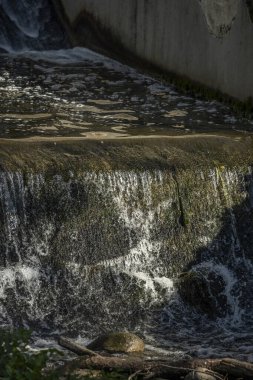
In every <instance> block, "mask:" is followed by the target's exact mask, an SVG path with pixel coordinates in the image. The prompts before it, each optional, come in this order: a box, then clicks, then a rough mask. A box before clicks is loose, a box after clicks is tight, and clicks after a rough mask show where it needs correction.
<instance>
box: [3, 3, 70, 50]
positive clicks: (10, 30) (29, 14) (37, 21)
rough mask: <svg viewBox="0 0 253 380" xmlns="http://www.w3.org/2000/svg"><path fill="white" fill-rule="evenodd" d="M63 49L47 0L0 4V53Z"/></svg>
mask: <svg viewBox="0 0 253 380" xmlns="http://www.w3.org/2000/svg"><path fill="white" fill-rule="evenodd" d="M66 45H67V40H66V37H65V34H64V31H63V29H62V28H61V27H60V25H59V23H58V21H57V17H56V15H55V13H54V10H53V7H52V4H51V3H50V1H49V0H36V5H35V4H34V0H12V1H9V0H0V50H1V49H2V50H3V51H7V52H19V51H26V50H31V49H33V50H49V49H59V48H62V47H65V46H66Z"/></svg>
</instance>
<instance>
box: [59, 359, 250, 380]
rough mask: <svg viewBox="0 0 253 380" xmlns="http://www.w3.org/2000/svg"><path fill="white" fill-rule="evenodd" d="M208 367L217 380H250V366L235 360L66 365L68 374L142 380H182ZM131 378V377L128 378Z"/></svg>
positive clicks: (99, 361) (94, 361) (84, 361)
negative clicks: (103, 373)
mask: <svg viewBox="0 0 253 380" xmlns="http://www.w3.org/2000/svg"><path fill="white" fill-rule="evenodd" d="M199 367H201V368H202V369H203V370H204V369H205V368H207V369H208V370H209V371H207V372H206V371H205V373H209V374H210V375H212V376H213V377H214V378H216V379H217V380H222V379H228V380H230V379H232V380H233V379H244V380H252V379H253V364H250V363H247V362H242V361H239V360H234V359H208V360H207V359H199V360H192V361H183V362H173V363H171V362H166V361H159V360H154V361H153V360H144V359H141V358H136V357H124V358H122V357H114V356H110V357H109V356H90V357H80V358H78V359H75V360H73V361H72V362H71V363H68V365H67V367H65V369H67V371H68V372H69V371H71V370H72V369H76V368H80V369H95V370H105V371H114V370H115V371H122V372H125V373H128V374H130V375H131V374H138V375H139V376H140V375H141V376H142V377H143V378H144V379H152V378H155V377H163V378H169V379H171V380H178V379H180V378H184V377H185V376H186V375H187V374H188V373H190V372H191V371H193V370H194V369H196V368H199ZM131 378H132V377H131Z"/></svg>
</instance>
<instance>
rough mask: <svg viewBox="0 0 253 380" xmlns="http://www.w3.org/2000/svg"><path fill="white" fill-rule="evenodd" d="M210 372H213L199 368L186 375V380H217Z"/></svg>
mask: <svg viewBox="0 0 253 380" xmlns="http://www.w3.org/2000/svg"><path fill="white" fill-rule="evenodd" d="M210 372H211V371H208V369H206V368H200V367H199V368H196V369H195V370H194V371H192V372H190V373H189V374H188V375H186V376H185V378H184V380H216V377H215V376H214V375H215V374H214V375H212V374H210ZM219 377H220V376H219Z"/></svg>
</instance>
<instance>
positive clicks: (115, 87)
mask: <svg viewBox="0 0 253 380" xmlns="http://www.w3.org/2000/svg"><path fill="white" fill-rule="evenodd" d="M251 10H252V8H251V2H249V1H245V2H243V1H242V2H239V1H223V2H221V1H212V2H210V1H207V0H206V1H201V2H199V1H193V0H192V1H190V0H189V1H181V0H178V1H174V0H171V1H162V0H157V1H151V0H149V1H147V0H146V1H142V0H138V1H135V0H131V1H121V0H117V1H116V0H115V1H113V0H111V1H109V0H101V1H96V0H93V1H85V0H82V1H81V0H75V1H73V2H72V4H71V3H70V2H69V1H61V2H60V1H57V2H56V1H49V0H38V1H36V2H34V1H33V0H16V1H13V2H9V1H4V0H0V21H1V23H0V104H1V107H0V328H2V329H19V328H20V327H24V328H26V329H31V330H33V339H34V340H33V346H34V347H36V348H37V347H41V346H43V347H44V346H47V345H48V346H53V347H55V345H56V338H57V337H58V336H59V335H65V336H68V337H70V338H73V339H79V342H83V343H85V344H86V343H87V341H90V339H92V338H94V337H96V336H98V335H100V334H101V333H107V332H111V331H118V330H123V331H126V330H128V331H132V332H134V333H137V334H139V335H140V336H141V337H143V338H144V339H145V342H146V344H147V347H149V349H150V352H151V351H152V352H153V353H154V355H160V352H162V353H163V355H165V356H166V357H168V358H172V359H173V360H181V359H182V358H183V359H188V358H190V359H194V358H205V359H206V358H214V357H228V356H229V357H233V358H236V359H241V360H248V361H250V362H253V357H252V337H253V317H252V316H253V300H252V286H253V280H252V279H253V275H252V274H253V249H252V247H253V212H252V210H253V135H252V133H253V121H252V119H250V118H247V117H245V116H243V115H240V114H238V113H235V112H234V110H233V109H232V108H231V107H229V106H227V105H225V104H223V103H220V102H218V101H217V100H212V101H206V100H204V99H202V98H201V97H199V96H197V95H196V96H190V95H189V94H185V93H183V92H181V91H180V90H179V89H178V88H176V87H175V86H174V85H172V84H169V83H168V82H165V81H163V80H160V79H159V78H158V77H156V76H152V75H151V74H147V72H145V71H143V70H141V69H138V68H136V67H132V66H129V65H128V64H126V63H124V62H123V59H122V61H118V60H116V53H115V52H114V51H113V49H112V51H111V56H106V55H105V54H102V53H101V51H102V50H103V51H104V52H106V51H108V49H109V50H110V46H112V41H114V43H115V46H117V49H119V50H118V53H120V49H122V51H123V50H124V51H125V52H127V54H130V55H131V54H132V55H133V56H135V57H140V58H142V59H143V60H146V61H148V62H151V63H153V64H154V65H156V66H157V67H160V68H161V70H164V71H171V72H175V73H177V74H180V75H183V76H188V77H189V78H190V79H192V80H194V81H199V82H201V83H204V84H206V85H208V86H211V87H214V88H219V89H220V90H221V91H224V92H225V93H228V94H230V95H231V96H235V97H236V98H238V99H242V100H245V99H247V98H248V97H249V96H251V95H252V86H251V84H252V83H251V80H252V73H251V65H250V63H251V62H253V60H252V47H251V42H250V41H251V36H252V21H251V15H252V13H251ZM91 47H94V50H91ZM98 50H100V53H99V52H98ZM239 74H240V75H239ZM41 342H42V343H41Z"/></svg>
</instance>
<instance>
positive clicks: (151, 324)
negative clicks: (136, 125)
mask: <svg viewBox="0 0 253 380" xmlns="http://www.w3.org/2000/svg"><path fill="white" fill-rule="evenodd" d="M0 178H1V179H0V207H1V208H0V213H1V218H0V220H1V224H0V242H1V243H0V249H1V255H0V257H1V276H0V301H1V303H0V307H1V309H0V315H1V321H0V322H1V325H8V326H9V325H12V326H20V325H23V326H26V327H30V328H32V329H34V330H35V331H37V332H38V333H40V334H43V333H46V334H54V333H55V332H56V331H57V332H59V331H60V332H64V333H66V332H67V333H69V334H73V335H77V334H80V335H82V336H92V335H94V334H96V333H99V332H101V331H106V330H111V329H120V328H129V329H133V330H139V331H142V332H144V333H146V334H148V335H149V336H150V337H153V338H150V339H151V341H152V339H157V342H159V343H160V344H161V343H163V344H164V345H165V346H166V345H168V344H169V345H170V349H172V347H173V346H174V348H175V350H176V347H177V346H178V345H179V342H180V347H181V350H183V347H184V349H185V352H194V353H195V354H196V352H197V353H198V354H200V355H203V356H205V354H206V355H207V354H210V351H208V350H207V351H205V349H204V348H203V344H201V343H200V342H199V341H198V348H196V340H197V338H196V334H199V335H198V336H199V339H201V340H206V345H207V344H210V337H212V339H214V332H217V331H219V335H221V334H223V337H224V336H225V338H226V339H227V340H228V341H229V342H230V343H231V341H230V340H229V338H231V334H233V337H234V347H235V348H234V349H235V352H236V351H238V352H237V355H239V356H240V355H244V356H243V357H247V355H248V351H249V347H248V346H247V345H245V347H244V348H245V350H242V351H240V350H239V347H241V346H240V344H239V346H238V344H237V343H236V337H237V334H239V332H240V331H241V330H242V329H243V333H244V335H245V334H250V333H251V334H252V331H250V326H252V310H253V305H252V297H251V290H250V289H251V286H252V272H253V266H252V249H251V244H252V236H253V233H252V232H253V231H252V225H253V224H252V215H251V214H252V205H251V203H250V199H251V198H250V196H251V193H252V184H253V179H252V174H251V171H250V170H249V171H248V173H246V174H244V173H243V172H242V171H225V172H222V173H220V172H219V171H217V170H216V171H215V170H209V171H208V170H207V171H205V172H203V171H199V172H192V171H188V172H187V171H185V172H181V173H176V174H175V173H172V172H164V171H151V172H148V171H145V172H134V171H114V172H108V173H107V172H98V173H96V172H87V173H83V174H79V175H78V176H77V175H76V174H73V173H69V174H68V178H66V176H65V177H64V178H63V177H61V176H59V175H57V176H52V177H48V176H46V175H34V174H33V175H32V174H22V173H9V172H2V173H1V177H0ZM105 189H106V190H105ZM251 200H252V199H251ZM200 210H201V211H200ZM182 213H184V215H182ZM242 216H243V220H242ZM183 219H184V222H183ZM186 219H187V222H186ZM189 269H191V271H193V272H196V273H201V274H202V275H203V277H204V278H209V286H210V289H209V290H210V294H211V297H213V300H214V304H213V316H211V317H210V316H208V315H207V314H206V313H203V312H202V311H201V310H198V309H197V308H195V307H194V305H192V306H191V305H189V304H187V303H186V302H184V301H183V300H182V298H181V297H180V295H179V293H178V291H177V287H175V284H174V283H175V279H176V278H177V276H178V275H179V274H180V273H181V272H183V271H187V270H189ZM217 283H219V286H217ZM221 309H222V310H221ZM220 311H222V312H220ZM210 331H212V334H211V335H209V334H210ZM241 337H242V335H240V334H239V335H238V339H239V342H240V339H241ZM225 338H224V339H225ZM194 339H195V342H194ZM204 343H205V342H204ZM216 343H217V342H216ZM190 345H191V349H190V348H189V347H190ZM204 346H205V344H204ZM213 346H215V347H216V350H217V352H216V354H217V355H218V354H221V353H224V349H223V351H222V349H221V347H219V345H218V344H217V345H215V344H214V342H212V347H213ZM240 349H241V348H240ZM247 350H248V351H247Z"/></svg>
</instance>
